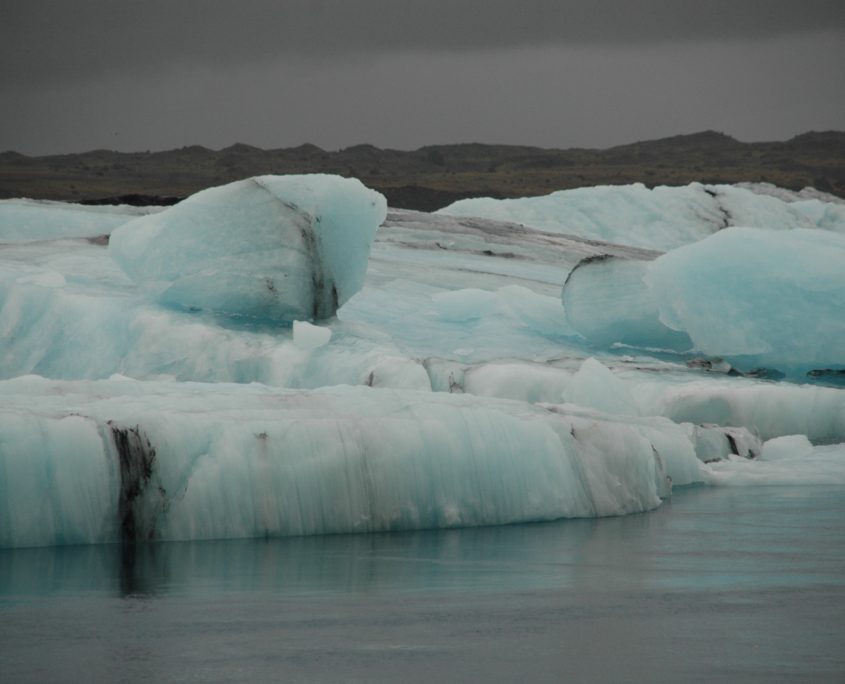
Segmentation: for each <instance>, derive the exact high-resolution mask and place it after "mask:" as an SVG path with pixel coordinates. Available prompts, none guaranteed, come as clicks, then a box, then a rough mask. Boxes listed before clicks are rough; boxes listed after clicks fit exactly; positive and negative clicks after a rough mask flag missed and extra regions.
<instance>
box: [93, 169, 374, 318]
mask: <svg viewBox="0 0 845 684" xmlns="http://www.w3.org/2000/svg"><path fill="white" fill-rule="evenodd" d="M386 211H387V209H386V203H385V200H384V197H382V196H381V195H380V194H378V193H377V192H374V191H372V190H368V189H367V188H365V187H364V186H363V185H362V184H361V183H360V182H359V181H357V180H355V179H347V178H341V177H339V176H326V175H313V176H261V177H256V178H249V179H246V180H242V181H237V182H235V183H230V184H229V185H224V186H221V187H218V188H210V189H208V190H203V191H202V192H199V193H197V194H195V195H192V196H191V197H189V198H188V199H186V200H184V201H183V202H180V203H179V204H177V205H176V206H174V207H172V208H170V209H168V210H167V211H164V212H162V213H161V214H157V215H154V216H148V217H143V218H140V219H136V220H134V221H132V222H130V223H128V224H126V225H124V226H122V227H121V228H119V229H118V230H116V231H115V232H114V233H113V234H112V236H111V241H110V244H109V252H110V254H111V255H112V257H113V258H114V259H115V260H116V261H117V262H118V263H119V264H120V266H121V267H122V268H123V269H124V270H125V271H126V273H127V274H128V275H129V276H130V277H131V278H133V279H134V280H136V281H137V282H139V283H141V284H142V285H143V286H144V287H145V288H146V289H147V290H148V291H149V292H150V293H151V294H152V295H153V296H154V297H155V298H156V299H157V300H158V301H159V302H162V303H164V304H169V305H175V306H179V307H183V308H186V309H203V310H208V311H213V312H216V313H222V314H227V315H230V316H240V317H248V318H251V319H258V320H264V321H284V322H291V321H292V320H293V319H300V320H302V319H321V318H327V317H330V316H333V315H334V313H335V311H336V310H337V307H338V306H339V305H341V304H343V303H344V302H345V301H346V300H347V299H349V298H350V297H351V296H352V295H353V294H355V292H357V291H358V290H359V289H360V287H361V285H362V284H363V282H364V276H365V274H366V270H367V256H368V254H369V250H370V244H371V243H372V241H373V237H374V236H375V231H376V229H377V228H378V226H379V224H380V223H381V222H382V221H383V220H384V217H385V215H386Z"/></svg>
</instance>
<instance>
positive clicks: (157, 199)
mask: <svg viewBox="0 0 845 684" xmlns="http://www.w3.org/2000/svg"><path fill="white" fill-rule="evenodd" d="M183 199H185V198H184V197H162V196H161V195H137V194H131V195H119V196H117V197H99V198H97V199H84V200H80V202H79V204H86V205H89V206H103V205H110V204H128V205H130V206H133V207H149V206H158V207H169V206H171V205H174V204H176V203H177V202H181V201H182V200H183Z"/></svg>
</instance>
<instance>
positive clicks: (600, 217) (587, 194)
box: [437, 183, 845, 251]
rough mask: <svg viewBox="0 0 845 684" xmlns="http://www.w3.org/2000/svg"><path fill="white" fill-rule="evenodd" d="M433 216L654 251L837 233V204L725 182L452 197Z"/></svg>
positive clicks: (843, 223)
mask: <svg viewBox="0 0 845 684" xmlns="http://www.w3.org/2000/svg"><path fill="white" fill-rule="evenodd" d="M437 213H438V214H448V215H450V216H461V217H479V218H486V219H495V220H499V221H509V222H514V223H519V224H524V225H526V226H531V227H533V228H536V229H539V230H543V231H550V232H557V233H564V234H569V235H575V236H580V237H582V238H588V239H593V240H602V241H605V242H612V243H615V244H619V245H631V246H635V247H642V248H646V249H657V250H661V251H665V250H669V249H674V248H676V247H681V246H682V245H686V244H690V243H692V242H697V241H698V240H702V239H704V238H705V237H707V236H708V235H712V234H713V233H715V232H717V231H719V230H721V229H723V228H726V227H729V226H752V227H761V228H769V229H778V230H788V229H793V228H825V229H829V230H833V231H837V232H845V206H843V205H841V204H836V203H831V202H822V201H821V200H819V199H816V198H813V199H808V200H806V201H805V202H792V201H786V200H784V199H782V198H779V197H774V196H772V194H771V193H768V194H761V193H760V192H753V191H752V190H751V189H748V188H742V187H736V186H730V185H702V184H701V183H691V184H690V185H688V186H686V187H665V186H658V187H656V188H653V189H649V188H647V187H646V186H645V185H643V184H641V183H636V184H633V185H622V186H602V187H596V188H577V189H575V190H561V191H558V192H554V193H552V194H550V195H545V196H542V197H527V198H521V199H505V200H496V199H491V198H489V197H482V198H475V199H465V200H459V201H457V202H455V203H454V204H451V205H449V206H448V207H445V208H443V209H440V210H439V211H438V212H437Z"/></svg>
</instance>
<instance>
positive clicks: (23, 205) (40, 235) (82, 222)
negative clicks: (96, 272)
mask: <svg viewBox="0 0 845 684" xmlns="http://www.w3.org/2000/svg"><path fill="white" fill-rule="evenodd" d="M162 209H163V207H132V206H129V205H118V206H85V205H81V204H68V203H67V202H51V201H47V200H30V199H7V200H0V242H25V241H33V240H55V239H57V238H62V237H76V238H83V237H84V238H97V237H100V236H103V235H108V234H109V233H111V232H112V231H113V230H114V229H116V228H117V227H118V226H121V225H123V224H124V223H127V222H128V221H131V220H132V219H134V218H136V217H138V216H146V215H148V214H154V213H157V212H159V211H161V210H162Z"/></svg>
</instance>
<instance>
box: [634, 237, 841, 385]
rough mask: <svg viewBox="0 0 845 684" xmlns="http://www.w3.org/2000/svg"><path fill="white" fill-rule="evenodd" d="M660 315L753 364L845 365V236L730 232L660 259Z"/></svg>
mask: <svg viewBox="0 0 845 684" xmlns="http://www.w3.org/2000/svg"><path fill="white" fill-rule="evenodd" d="M645 282H646V284H647V285H648V286H649V288H650V290H651V293H652V295H653V296H654V298H655V299H656V301H657V308H658V310H659V315H660V320H661V322H662V323H664V324H665V325H666V326H668V327H669V328H672V329H673V330H677V331H683V332H685V333H687V334H688V335H689V336H690V338H691V339H692V341H693V343H694V345H695V347H696V349H697V350H699V351H700V352H702V353H704V354H707V355H710V356H719V357H723V358H725V359H727V360H728V361H730V362H731V363H732V364H734V365H738V366H742V367H744V368H746V369H749V368H755V367H768V368H777V369H779V370H782V371H790V370H794V371H795V372H796V373H798V374H801V373H802V372H806V371H808V370H811V369H813V368H828V367H831V368H842V367H845V235H837V234H834V233H831V232H827V231H822V230H801V231H789V232H779V231H770V230H761V229H752V228H731V229H730V230H725V231H722V232H720V233H718V234H716V235H713V236H712V237H709V238H707V239H706V240H703V241H701V242H699V243H696V244H694V245H689V246H687V247H682V248H680V249H677V250H674V251H672V252H669V253H667V254H665V255H664V256H662V257H659V258H658V259H656V260H655V261H653V262H652V263H651V264H649V267H648V273H647V274H646V276H645Z"/></svg>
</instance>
